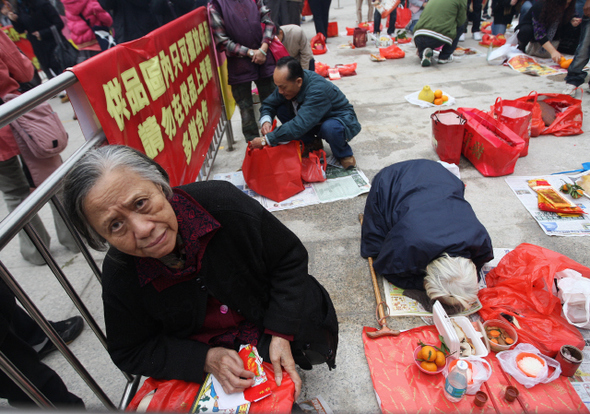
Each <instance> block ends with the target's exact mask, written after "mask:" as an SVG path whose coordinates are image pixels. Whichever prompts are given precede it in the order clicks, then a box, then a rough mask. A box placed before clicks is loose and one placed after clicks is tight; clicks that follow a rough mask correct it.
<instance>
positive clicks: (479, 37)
mask: <svg viewBox="0 0 590 414" xmlns="http://www.w3.org/2000/svg"><path fill="white" fill-rule="evenodd" d="M472 36H473V40H477V41H478V42H479V41H480V40H481V32H474V33H472Z"/></svg>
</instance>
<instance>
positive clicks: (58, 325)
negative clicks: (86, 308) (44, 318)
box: [37, 316, 84, 359]
mask: <svg viewBox="0 0 590 414" xmlns="http://www.w3.org/2000/svg"><path fill="white" fill-rule="evenodd" d="M49 323H50V324H51V326H53V329H55V331H56V332H57V334H58V335H59V336H60V337H61V339H63V341H64V342H65V343H66V344H71V343H72V342H73V341H74V339H76V338H77V337H78V336H80V334H81V333H82V330H83V329H84V319H82V317H81V316H74V317H72V318H69V319H66V320H64V321H59V322H49ZM56 350H57V347H56V346H55V345H54V344H53V342H51V340H50V339H47V343H46V344H45V345H44V346H43V348H41V350H39V352H37V354H39V359H43V358H45V357H46V356H47V355H49V354H50V353H52V352H53V351H56Z"/></svg>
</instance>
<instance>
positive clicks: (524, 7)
mask: <svg viewBox="0 0 590 414" xmlns="http://www.w3.org/2000/svg"><path fill="white" fill-rule="evenodd" d="M531 7H533V3H532V2H531V1H529V0H526V1H525V2H524V3H522V6H520V16H518V24H522V21H523V18H524V16H525V15H526V14H527V13H528V11H529V10H530V9H531Z"/></svg>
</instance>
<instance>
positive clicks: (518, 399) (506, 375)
mask: <svg viewBox="0 0 590 414" xmlns="http://www.w3.org/2000/svg"><path fill="white" fill-rule="evenodd" d="M500 371H502V374H504V378H506V381H508V385H510V386H513V385H512V382H510V375H508V374H506V372H504V369H502V367H500ZM516 400H517V401H518V403H519V404H520V407H521V408H522V411H523V412H524V414H528V411H527V409H526V407H525V405H524V403H523V402H522V400H521V399H520V392H519V393H518V395H517V396H516Z"/></svg>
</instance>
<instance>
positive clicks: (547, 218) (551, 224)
mask: <svg viewBox="0 0 590 414" xmlns="http://www.w3.org/2000/svg"><path fill="white" fill-rule="evenodd" d="M585 174H588V173H585ZM581 175H583V174H578V175H566V174H559V175H545V176H530V177H508V178H506V179H505V181H506V183H507V184H508V185H509V186H510V188H511V189H512V191H513V192H514V194H516V196H517V197H518V199H519V200H520V202H521V203H522V204H523V205H524V206H525V208H526V209H527V210H528V211H529V213H530V214H531V215H532V216H533V218H534V219H535V220H536V221H537V223H539V226H541V228H542V229H543V231H544V232H545V234H547V235H549V236H590V217H589V214H583V215H582V216H579V217H562V216H560V215H558V214H557V213H552V212H548V211H541V210H539V208H538V200H537V193H535V192H534V191H533V190H532V189H531V188H530V187H529V185H528V180H533V179H537V178H538V179H544V180H547V181H548V182H549V184H551V186H552V187H553V188H555V189H557V190H558V191H559V187H560V186H561V185H562V184H563V182H566V183H570V184H571V183H573V182H574V181H576V180H577V179H578V178H579V177H580V176H581ZM562 195H563V196H564V197H565V198H567V199H568V200H570V201H572V202H573V203H574V204H576V205H578V206H579V207H580V208H582V209H583V210H584V211H586V212H590V199H588V198H586V197H580V198H578V199H575V200H574V199H573V198H571V196H569V195H566V194H563V193H562Z"/></svg>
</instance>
